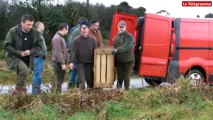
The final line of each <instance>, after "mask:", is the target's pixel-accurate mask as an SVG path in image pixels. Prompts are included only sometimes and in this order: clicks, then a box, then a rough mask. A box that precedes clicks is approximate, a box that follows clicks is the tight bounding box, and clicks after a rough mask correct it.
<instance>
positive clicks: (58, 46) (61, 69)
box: [52, 22, 69, 92]
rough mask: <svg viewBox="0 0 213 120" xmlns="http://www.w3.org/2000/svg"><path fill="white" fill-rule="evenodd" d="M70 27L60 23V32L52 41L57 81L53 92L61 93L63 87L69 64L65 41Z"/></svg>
mask: <svg viewBox="0 0 213 120" xmlns="http://www.w3.org/2000/svg"><path fill="white" fill-rule="evenodd" d="M68 31H69V26H68V24H67V23H64V22H63V23H60V24H59V26H58V32H57V33H56V34H55V36H54V37H53V39H52V60H53V67H54V72H55V76H56V79H55V81H54V83H53V86H52V90H56V92H61V85H62V83H63V81H64V76H65V73H66V68H67V66H66V63H67V60H68V59H67V56H68V52H67V45H66V42H65V40H64V36H66V35H67V33H68Z"/></svg>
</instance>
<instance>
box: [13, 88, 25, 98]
mask: <svg viewBox="0 0 213 120" xmlns="http://www.w3.org/2000/svg"><path fill="white" fill-rule="evenodd" d="M12 94H13V95H21V96H23V95H26V94H27V89H26V88H21V87H16V88H15V89H14V90H13V91H12Z"/></svg>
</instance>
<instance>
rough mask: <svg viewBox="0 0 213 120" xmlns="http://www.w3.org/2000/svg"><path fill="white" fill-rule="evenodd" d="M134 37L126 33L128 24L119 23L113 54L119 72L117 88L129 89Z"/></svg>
mask: <svg viewBox="0 0 213 120" xmlns="http://www.w3.org/2000/svg"><path fill="white" fill-rule="evenodd" d="M133 44H134V40H133V36H132V35H131V34H130V33H129V32H127V31H126V22H125V21H120V22H119V23H118V34H117V35H116V36H115V39H114V49H113V51H112V54H114V55H115V66H116V70H117V88H122V84H123V81H124V87H125V89H126V90H128V89H129V85H130V75H131V70H132V67H133V63H134V51H133Z"/></svg>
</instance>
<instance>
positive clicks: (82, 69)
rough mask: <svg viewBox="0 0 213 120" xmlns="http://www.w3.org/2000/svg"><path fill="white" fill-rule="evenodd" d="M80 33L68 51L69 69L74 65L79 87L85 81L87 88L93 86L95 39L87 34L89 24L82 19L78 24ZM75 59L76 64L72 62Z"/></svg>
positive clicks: (82, 86) (81, 86)
mask: <svg viewBox="0 0 213 120" xmlns="http://www.w3.org/2000/svg"><path fill="white" fill-rule="evenodd" d="M80 32H81V34H80V35H79V36H78V37H76V38H75V39H74V41H73V44H72V47H71V52H70V69H73V68H74V67H76V69H77V73H78V74H77V75H78V78H79V87H80V88H81V89H84V88H85V81H86V83H87V86H88V87H89V88H92V87H93V65H94V50H95V48H96V47H97V43H96V39H95V38H94V37H92V36H90V35H89V24H88V23H87V22H86V21H84V22H82V23H81V24H80ZM74 60H76V65H75V66H73V62H74Z"/></svg>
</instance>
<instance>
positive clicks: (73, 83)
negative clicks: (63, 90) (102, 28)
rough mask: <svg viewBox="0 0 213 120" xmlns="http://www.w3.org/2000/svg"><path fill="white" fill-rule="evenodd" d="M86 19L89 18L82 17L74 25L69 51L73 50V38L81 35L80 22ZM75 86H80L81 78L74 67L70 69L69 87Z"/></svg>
mask: <svg viewBox="0 0 213 120" xmlns="http://www.w3.org/2000/svg"><path fill="white" fill-rule="evenodd" d="M83 21H86V22H87V18H85V17H80V18H79V19H78V24H77V25H76V26H75V27H74V29H73V31H72V32H71V33H70V34H69V35H68V41H69V42H68V43H69V45H68V52H70V51H71V46H72V43H73V40H74V39H75V38H76V37H77V36H79V35H80V24H81V23H82V22H83ZM73 64H74V65H75V64H76V60H74V62H73ZM75 86H77V87H79V79H78V77H77V70H76V68H75V67H74V68H73V69H72V70H70V77H69V81H68V89H69V88H74V87H75Z"/></svg>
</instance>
